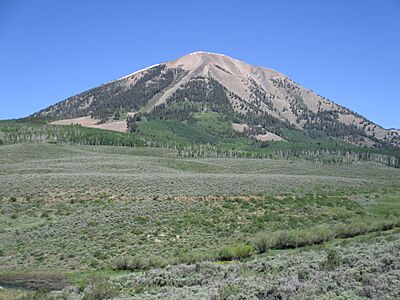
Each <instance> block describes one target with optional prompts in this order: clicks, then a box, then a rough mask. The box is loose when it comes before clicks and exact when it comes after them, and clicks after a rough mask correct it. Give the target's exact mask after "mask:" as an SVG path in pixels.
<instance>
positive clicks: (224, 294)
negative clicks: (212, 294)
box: [218, 283, 239, 300]
mask: <svg viewBox="0 0 400 300" xmlns="http://www.w3.org/2000/svg"><path fill="white" fill-rule="evenodd" d="M238 293H239V288H238V287H237V286H236V285H233V284H230V283H229V284H226V285H224V286H223V287H222V288H221V289H220V290H219V292H218V294H219V299H221V300H227V299H230V298H231V297H233V296H236V295H237V294H238Z"/></svg>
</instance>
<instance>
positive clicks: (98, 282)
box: [83, 277, 117, 300]
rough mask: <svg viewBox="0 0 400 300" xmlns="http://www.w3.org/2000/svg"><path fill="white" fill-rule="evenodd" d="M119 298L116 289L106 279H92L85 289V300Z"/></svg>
mask: <svg viewBox="0 0 400 300" xmlns="http://www.w3.org/2000/svg"><path fill="white" fill-rule="evenodd" d="M115 296H117V293H116V289H115V287H114V286H112V285H111V284H110V283H109V282H108V281H107V280H106V279H105V278H102V277H92V278H91V279H90V280H89V284H88V286H87V288H86V289H85V293H84V296H83V300H103V299H110V298H113V297H115Z"/></svg>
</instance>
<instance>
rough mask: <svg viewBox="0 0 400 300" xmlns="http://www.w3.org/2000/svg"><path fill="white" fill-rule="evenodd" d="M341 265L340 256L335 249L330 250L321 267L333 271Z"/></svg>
mask: <svg viewBox="0 0 400 300" xmlns="http://www.w3.org/2000/svg"><path fill="white" fill-rule="evenodd" d="M340 264H341V257H340V254H339V253H338V252H337V251H336V250H335V249H330V250H329V251H328V255H327V257H326V259H325V261H324V262H323V263H322V267H323V268H324V269H327V270H333V269H335V268H336V267H338V266H339V265H340Z"/></svg>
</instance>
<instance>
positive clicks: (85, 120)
mask: <svg viewBox="0 0 400 300" xmlns="http://www.w3.org/2000/svg"><path fill="white" fill-rule="evenodd" d="M99 122H100V120H98V119H92V118H91V117H90V116H86V117H80V118H73V119H63V120H57V121H54V122H51V123H50V124H51V125H81V126H83V127H89V128H98V129H106V130H112V131H118V132H126V131H127V124H126V121H115V122H108V123H102V124H99Z"/></svg>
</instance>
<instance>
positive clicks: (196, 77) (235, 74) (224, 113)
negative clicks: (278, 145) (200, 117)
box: [35, 51, 400, 146]
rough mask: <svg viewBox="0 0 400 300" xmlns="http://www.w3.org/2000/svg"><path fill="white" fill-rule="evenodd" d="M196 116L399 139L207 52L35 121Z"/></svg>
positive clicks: (365, 140)
mask: <svg viewBox="0 0 400 300" xmlns="http://www.w3.org/2000/svg"><path fill="white" fill-rule="evenodd" d="M202 112H212V113H216V114H219V115H221V118H222V119H226V120H229V122H232V126H233V125H234V123H235V124H236V127H237V128H246V130H245V131H246V132H247V134H248V135H250V136H252V137H257V136H261V137H266V136H268V135H271V134H275V137H279V138H280V137H282V140H284V139H285V140H289V139H290V136H285V130H296V131H303V132H305V134H307V133H308V132H312V134H314V135H321V134H322V135H324V136H328V137H332V138H337V137H340V138H342V139H344V140H345V141H347V142H350V143H354V144H357V145H362V146H374V145H378V144H379V143H380V142H389V143H391V142H392V141H393V143H394V144H396V143H397V140H398V139H399V137H400V133H399V132H398V131H388V130H385V129H383V128H382V127H380V126H378V125H376V124H374V123H372V122H370V121H368V120H367V119H365V118H364V117H362V116H360V115H358V114H356V113H354V112H352V111H350V110H349V109H347V108H345V107H343V106H340V105H338V104H335V103H334V102H332V101H329V100H328V99H326V98H324V97H321V96H319V95H317V94H315V93H314V92H312V91H311V90H308V89H305V88H303V87H302V86H300V85H299V84H297V83H295V82H294V81H292V80H291V79H289V78H288V77H286V76H285V75H283V74H282V73H279V72H277V71H275V70H272V69H268V68H264V67H259V66H254V65H250V64H248V63H246V62H244V61H240V60H237V59H234V58H231V57H229V56H227V55H225V54H220V53H212V52H207V51H196V52H192V53H189V54H187V55H185V56H182V57H180V58H178V59H176V60H173V61H169V62H166V63H160V64H157V65H153V66H150V67H147V68H145V69H142V70H139V71H136V72H134V73H131V74H129V75H127V76H124V77H122V78H120V79H117V80H115V81H112V82H110V83H108V84H105V85H102V86H100V87H97V88H94V89H91V90H89V91H86V92H84V93H81V94H79V95H76V96H73V97H70V98H68V99H66V100H64V101H61V102H60V103H57V104H55V105H53V106H50V107H49V108H47V109H45V110H42V111H40V112H38V113H36V114H35V115H36V116H52V117H56V118H57V119H74V118H82V117H88V116H90V117H92V118H93V119H97V120H100V122H103V123H104V122H106V123H107V122H113V121H115V120H119V121H122V119H123V118H125V117H126V116H132V115H134V114H136V113H143V114H146V116H147V119H171V118H172V119H174V120H175V119H177V120H180V121H188V120H191V121H193V118H195V117H194V116H196V115H197V114H198V113H202ZM85 120H86V119H85ZM242 131H243V130H242ZM321 132H323V133H321ZM275 140H276V139H275Z"/></svg>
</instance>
